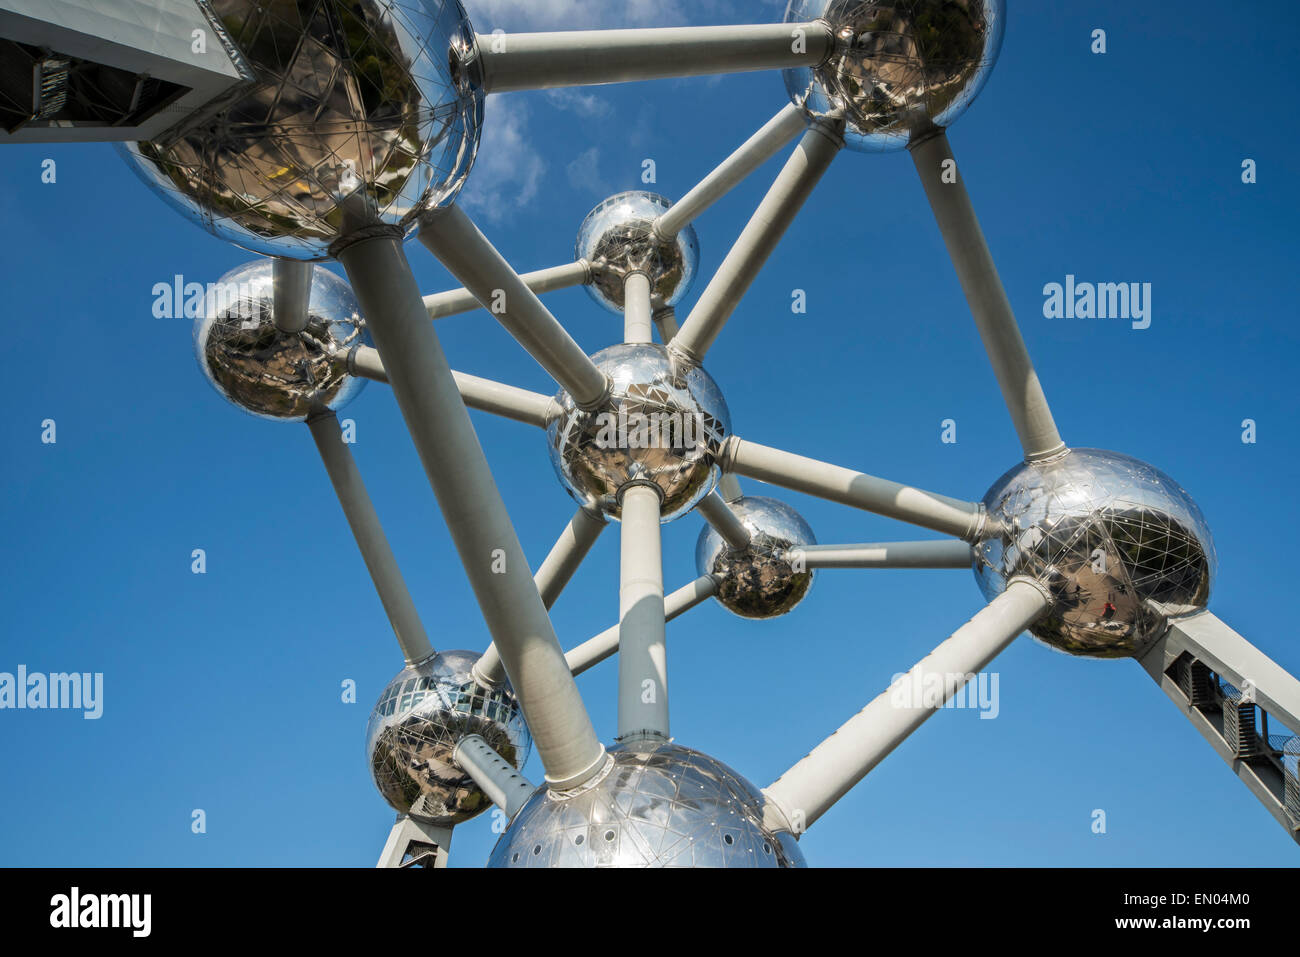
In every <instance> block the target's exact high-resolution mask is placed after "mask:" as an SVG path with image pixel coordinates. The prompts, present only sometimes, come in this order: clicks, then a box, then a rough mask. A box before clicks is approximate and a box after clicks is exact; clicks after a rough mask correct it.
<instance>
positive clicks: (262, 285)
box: [194, 259, 369, 422]
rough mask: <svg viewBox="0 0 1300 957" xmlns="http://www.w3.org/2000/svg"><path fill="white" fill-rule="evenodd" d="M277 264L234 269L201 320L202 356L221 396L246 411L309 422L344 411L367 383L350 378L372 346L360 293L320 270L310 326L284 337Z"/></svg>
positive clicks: (197, 330)
mask: <svg viewBox="0 0 1300 957" xmlns="http://www.w3.org/2000/svg"><path fill="white" fill-rule="evenodd" d="M272 271H273V266H272V264H271V260H269V259H259V260H258V261H257V262H252V263H249V264H248V265H246V266H240V267H239V268H238V269H232V270H231V271H230V272H228V273H226V274H225V275H224V276H222V277H221V279H219V280H218V281H217V282H216V283H214V284H213V285H211V286H209V287H208V292H207V297H206V298H205V300H204V305H203V315H202V316H200V317H199V318H198V320H196V321H195V323H194V352H195V354H196V355H197V357H198V360H199V366H200V368H202V369H203V374H204V375H205V376H206V377H207V379H208V381H209V382H211V383H212V386H213V388H215V389H216V390H217V391H218V392H219V393H221V395H223V396H224V397H225V398H227V399H229V400H230V401H231V402H233V403H234V404H235V405H237V406H239V407H240V408H241V409H243V410H245V411H246V412H251V413H253V414H254V415H257V416H262V417H263V418H268V419H279V420H287V421H290V422H301V421H303V420H304V419H306V418H307V416H308V415H310V414H311V413H312V412H317V411H323V410H325V409H329V410H332V411H338V410H339V409H341V408H343V407H344V406H345V405H347V404H348V403H349V402H351V401H352V400H353V399H355V398H356V397H357V394H358V393H359V392H360V391H361V390H362V389H363V388H365V385H366V380H365V379H360V378H357V377H355V376H352V375H349V374H348V371H347V357H348V353H349V352H350V351H351V349H352V347H353V346H354V345H357V344H359V343H362V342H369V336H368V334H367V333H366V331H365V320H363V319H362V318H361V316H360V314H359V312H358V309H359V307H358V306H357V300H356V298H355V297H354V296H353V295H352V289H351V287H350V286H348V284H347V283H346V282H344V281H343V280H342V279H340V278H339V277H338V276H336V275H334V273H332V272H330V271H329V270H328V269H325V268H323V267H321V266H315V267H313V268H312V277H311V300H310V303H309V305H308V318H307V328H306V329H304V330H303V331H302V332H297V333H289V332H282V331H280V330H279V329H278V328H276V325H275V318H274V316H273V304H274V281H273V279H272Z"/></svg>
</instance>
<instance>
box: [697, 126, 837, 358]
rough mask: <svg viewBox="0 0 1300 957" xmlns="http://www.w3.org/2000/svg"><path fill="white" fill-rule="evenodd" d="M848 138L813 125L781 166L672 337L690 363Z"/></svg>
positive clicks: (708, 343)
mask: <svg viewBox="0 0 1300 957" xmlns="http://www.w3.org/2000/svg"><path fill="white" fill-rule="evenodd" d="M843 145H844V140H843V138H842V137H841V136H840V135H839V133H837V132H836V131H834V130H833V129H831V128H830V127H829V126H827V125H826V124H824V123H814V124H813V125H812V126H810V127H808V130H807V132H805V133H804V135H803V138H802V139H800V140H799V145H798V146H797V147H795V150H794V153H793V154H791V156H790V159H789V160H787V161H786V164H785V166H784V167H782V169H781V172H780V174H779V175H778V176H777V178H776V181H775V182H774V183H773V184H772V188H771V189H770V190H768V192H767V195H766V196H764V197H763V201H762V202H761V203H759V205H758V209H757V210H755V211H754V215H753V217H752V218H751V219H750V220H749V223H748V224H747V225H746V226H745V228H744V230H743V231H742V232H741V234H740V238H739V239H737V240H736V244H735V245H734V246H732V247H731V251H730V252H729V253H727V258H726V259H724V260H723V261H722V265H721V266H719V267H718V271H717V273H716V274H715V275H714V276H713V279H712V280H711V281H710V282H709V285H708V286H707V288H705V290H704V292H702V293H701V294H700V298H699V301H698V302H696V303H695V308H694V309H692V310H691V314H690V315H689V316H688V317H687V318H686V321H685V322H684V323H682V328H681V330H680V331H679V332H678V333H677V335H676V336H675V337H674V338H673V341H672V350H673V352H675V353H676V354H678V355H680V356H681V357H682V358H684V359H687V360H689V361H691V362H696V363H698V362H701V361H703V359H704V354H705V353H706V352H708V351H709V346H711V345H713V340H714V339H716V338H717V337H718V333H720V332H721V331H722V327H723V326H724V325H726V322H727V320H728V319H730V318H731V314H732V313H733V312H735V310H736V307H737V306H738V305H740V300H741V299H742V298H744V295H745V293H746V292H748V291H749V287H750V286H751V285H752V284H753V282H754V280H755V279H756V278H758V274H759V272H760V271H761V270H762V268H763V266H764V264H765V263H766V262H767V260H768V257H769V256H771V255H772V252H773V250H775V249H776V246H777V244H778V243H779V242H780V241H781V237H782V236H784V235H785V231H786V230H787V229H789V228H790V224H791V223H793V222H794V218H795V216H796V215H797V214H798V212H799V210H800V208H802V206H803V204H804V203H805V202H806V201H807V199H808V197H809V196H810V195H812V191H813V188H814V187H815V186H816V185H817V183H818V182H819V181H820V180H821V178H822V175H823V174H824V173H825V172H826V170H827V168H828V167H829V166H830V165H831V160H833V159H834V158H835V156H836V154H837V153H839V151H840V148H841V147H842V146H843Z"/></svg>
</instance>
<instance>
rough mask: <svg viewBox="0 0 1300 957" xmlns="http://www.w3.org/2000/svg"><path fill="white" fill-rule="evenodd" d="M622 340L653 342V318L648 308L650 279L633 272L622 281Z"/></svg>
mask: <svg viewBox="0 0 1300 957" xmlns="http://www.w3.org/2000/svg"><path fill="white" fill-rule="evenodd" d="M623 303H624V305H623V341H624V342H628V343H647V342H654V320H653V319H652V318H651V314H650V313H651V309H650V279H649V277H648V276H646V275H645V274H644V273H639V272H634V273H632V274H631V275H630V276H628V277H627V279H625V280H624V281H623Z"/></svg>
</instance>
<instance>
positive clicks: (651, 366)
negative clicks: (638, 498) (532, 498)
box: [547, 344, 731, 522]
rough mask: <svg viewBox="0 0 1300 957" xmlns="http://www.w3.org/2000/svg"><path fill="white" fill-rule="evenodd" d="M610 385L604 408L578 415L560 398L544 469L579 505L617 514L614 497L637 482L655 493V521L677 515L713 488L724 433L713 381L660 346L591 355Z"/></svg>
mask: <svg viewBox="0 0 1300 957" xmlns="http://www.w3.org/2000/svg"><path fill="white" fill-rule="evenodd" d="M592 360H593V361H594V362H595V363H596V366H597V367H598V368H599V369H600V370H601V371H602V372H604V373H605V374H606V375H608V376H609V377H610V378H611V379H612V380H613V383H614V387H613V392H612V393H611V395H610V400H609V403H608V404H607V405H606V406H604V407H603V408H601V409H599V410H596V411H591V412H584V411H583V410H582V409H579V408H578V407H577V405H575V404H574V401H573V399H572V397H571V396H570V395H569V394H568V393H567V392H561V393H560V394H559V395H558V396H556V401H557V402H558V403H559V405H560V410H561V411H560V412H559V414H558V415H556V416H555V417H554V418H553V419H552V420H551V422H550V425H549V427H548V429H547V437H548V438H549V440H550V451H551V463H552V464H553V465H554V466H555V471H556V474H558V475H559V477H560V481H561V482H563V483H564V486H565V488H567V489H568V490H569V494H570V495H572V496H573V497H574V498H575V499H577V500H578V502H579V503H581V504H583V505H586V506H589V507H591V508H597V509H599V510H600V511H601V513H602V514H604V515H605V516H606V517H607V518H612V519H615V520H617V519H618V518H619V517H620V516H621V515H622V507H621V506H620V505H619V502H618V492H619V490H620V489H621V488H623V486H625V485H627V484H628V483H629V482H635V481H644V482H650V483H652V484H653V485H655V486H656V487H657V488H658V489H659V490H660V491H661V492H662V493H663V504H662V507H661V514H662V518H663V520H664V521H665V522H667V521H671V520H672V519H674V518H677V517H678V516H680V515H683V514H685V513H686V512H688V511H689V510H690V509H691V508H693V507H694V506H695V503H696V502H698V501H699V500H700V499H702V498H703V497H704V496H705V495H707V494H708V493H709V492H710V491H712V490H713V486H714V485H715V484H716V483H717V480H718V475H719V470H718V467H717V465H716V464H715V461H716V459H717V455H718V452H719V451H720V448H721V446H722V442H723V440H725V439H726V437H727V436H728V435H729V434H730V433H731V413H730V412H729V411H728V410H727V403H726V401H725V400H724V399H723V398H722V393H721V391H719V389H718V386H717V383H715V382H714V381H713V379H712V377H710V376H709V374H708V373H707V372H705V371H704V370H703V369H701V368H700V367H699V366H697V365H693V364H691V363H688V362H682V361H681V360H678V359H675V358H672V357H671V356H670V355H669V354H668V351H667V350H666V349H665V348H664V347H663V346H661V345H626V344H624V345H617V346H611V347H610V348H608V349H606V350H604V351H603V352H598V353H596V355H594V356H592Z"/></svg>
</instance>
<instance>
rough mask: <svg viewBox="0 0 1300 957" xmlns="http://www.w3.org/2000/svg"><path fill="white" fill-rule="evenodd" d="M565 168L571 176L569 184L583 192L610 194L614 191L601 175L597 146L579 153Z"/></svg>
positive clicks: (599, 194)
mask: <svg viewBox="0 0 1300 957" xmlns="http://www.w3.org/2000/svg"><path fill="white" fill-rule="evenodd" d="M564 170H565V172H566V173H567V174H568V176H569V185H570V186H572V187H573V188H574V189H576V190H578V191H579V192H581V193H586V192H593V193H595V194H597V195H598V196H608V195H609V194H610V193H611V192H613V189H612V188H611V187H610V186H609V185H608V184H607V183H606V182H605V180H604V179H603V178H602V177H601V175H600V150H599V149H598V148H596V147H595V146H593V147H592V148H591V149H589V150H586V151H584V152H582V153H579V154H578V156H577V157H576V158H575V159H574V160H573V161H572V162H571V163H569V165H568V166H566V167H565V168H564Z"/></svg>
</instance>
